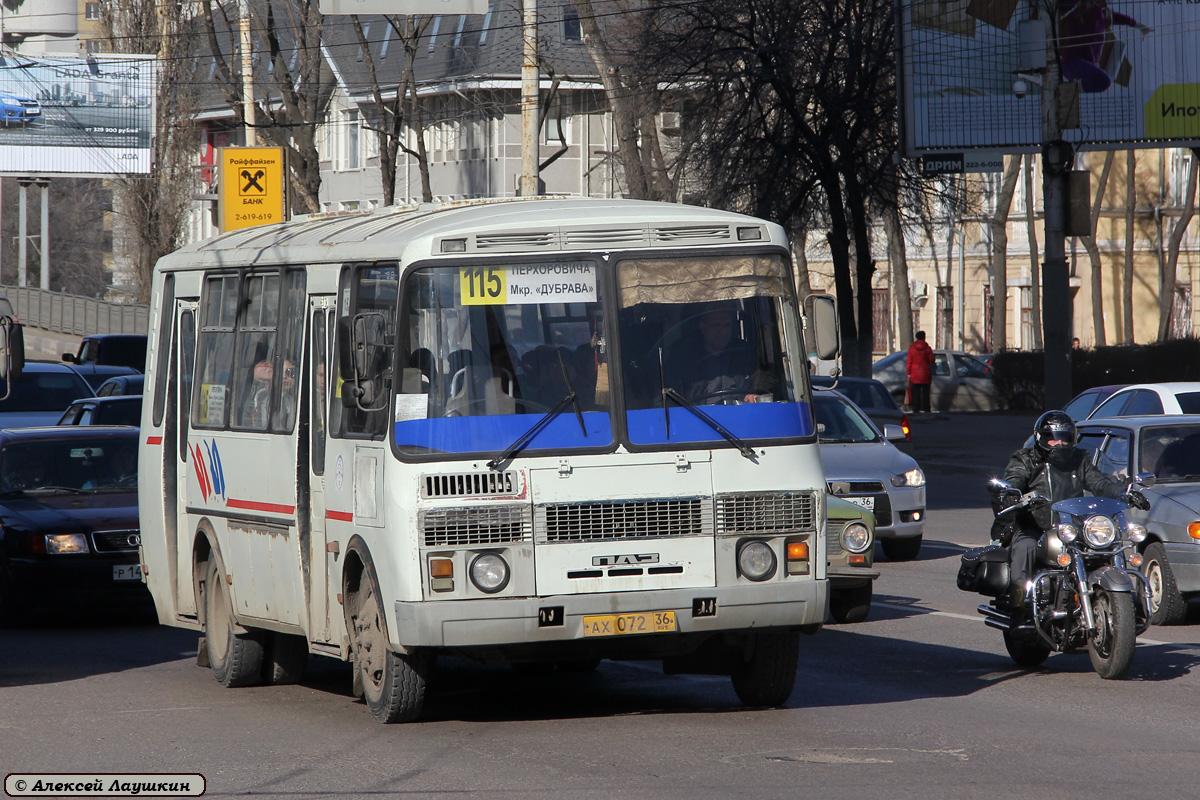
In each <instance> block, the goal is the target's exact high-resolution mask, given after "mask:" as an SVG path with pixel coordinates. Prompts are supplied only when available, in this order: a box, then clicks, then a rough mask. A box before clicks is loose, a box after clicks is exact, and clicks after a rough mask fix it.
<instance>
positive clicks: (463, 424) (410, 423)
mask: <svg viewBox="0 0 1200 800" xmlns="http://www.w3.org/2000/svg"><path fill="white" fill-rule="evenodd" d="M541 417H542V415H541V414H496V415H492V416H481V417H436V418H433V419H413V420H406V421H404V422H397V423H396V424H395V429H394V434H393V435H394V436H395V437H396V445H397V446H399V447H402V448H403V447H423V448H429V449H430V450H436V451H438V452H442V453H491V452H499V451H501V450H503V449H504V448H506V447H508V446H509V445H510V444H512V443H513V442H515V441H516V440H517V439H518V438H520V437H521V436H524V435H525V433H526V432H528V431H529V429H530V428H532V427H533V426H534V425H536V424H537V422H538V420H539V419H541ZM583 424H584V426H585V427H586V428H587V436H586V437H585V436H584V435H583V431H581V430H580V429H579V420H578V419H576V418H575V412H574V411H571V410H567V411H564V412H563V413H562V414H559V415H558V417H556V418H555V419H554V420H552V421H551V422H550V424H549V425H547V426H546V427H545V428H543V429H542V430H541V431H540V432H539V433H538V435H537V436H535V437H534V438H533V441H531V442H530V443H529V444H528V445H526V447H525V449H526V450H546V449H550V448H555V449H560V448H577V447H606V446H608V445H609V444H611V443H612V439H613V433H612V422H611V421H610V418H609V415H608V412H606V411H588V412H584V414H583Z"/></svg>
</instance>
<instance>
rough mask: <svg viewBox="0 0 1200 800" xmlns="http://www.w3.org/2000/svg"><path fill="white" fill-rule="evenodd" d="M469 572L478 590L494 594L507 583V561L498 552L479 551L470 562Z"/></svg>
mask: <svg viewBox="0 0 1200 800" xmlns="http://www.w3.org/2000/svg"><path fill="white" fill-rule="evenodd" d="M470 574H471V583H473V584H475V587H476V588H477V589H479V591H481V592H487V593H488V594H495V593H496V592H498V591H500V590H501V589H503V588H504V587H505V586H507V585H508V562H507V561H505V560H504V557H503V556H501V555H499V554H498V553H481V554H480V555H477V556H475V560H474V561H472V562H471V570H470Z"/></svg>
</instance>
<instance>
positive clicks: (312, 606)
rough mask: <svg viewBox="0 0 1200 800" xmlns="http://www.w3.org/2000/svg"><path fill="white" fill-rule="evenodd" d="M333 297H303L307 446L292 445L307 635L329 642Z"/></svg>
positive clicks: (333, 571)
mask: <svg viewBox="0 0 1200 800" xmlns="http://www.w3.org/2000/svg"><path fill="white" fill-rule="evenodd" d="M335 305H336V302H335V298H334V297H333V295H325V296H313V297H311V298H309V320H310V322H311V324H310V325H309V331H310V336H309V342H308V362H309V369H308V370H307V373H308V384H307V391H308V402H307V403H304V404H302V405H303V408H304V413H305V414H307V416H308V419H307V420H305V421H306V422H307V423H308V424H307V425H304V426H301V428H300V429H301V430H305V429H307V430H308V433H309V446H308V447H307V448H305V447H300V448H297V452H298V453H300V454H302V456H305V460H306V461H307V462H308V464H307V465H304V464H300V465H298V467H299V469H298V472H299V474H301V475H305V474H307V475H308V489H309V491H308V494H309V525H310V528H311V531H312V533H311V536H310V545H309V546H310V555H309V563H310V565H311V589H310V592H309V597H308V611H309V619H310V620H311V623H310V629H309V631H308V635H309V638H310V639H312V640H313V641H320V642H329V641H331V640H332V639H333V636H332V630H331V626H330V624H329V622H330V618H331V614H332V615H337V617H338V618H340V614H341V611H340V607H339V606H338V605H337V602H336V600H334V599H333V598H334V597H335V596H336V594H337V591H338V589H339V587H337V586H333V587H331V586H330V579H331V576H336V575H337V558H338V557H339V554H337V553H330V552H328V551H327V550H326V545H327V541H328V537H327V536H326V528H325V519H326V506H325V450H326V447H325V445H326V442H327V440H328V437H329V426H328V419H329V418H328V412H329V392H328V388H327V387H328V385H329V383H328V377H329V375H330V373H331V371H332V370H331V362H330V359H331V357H332V352H333V347H332V345H333V330H334V311H335Z"/></svg>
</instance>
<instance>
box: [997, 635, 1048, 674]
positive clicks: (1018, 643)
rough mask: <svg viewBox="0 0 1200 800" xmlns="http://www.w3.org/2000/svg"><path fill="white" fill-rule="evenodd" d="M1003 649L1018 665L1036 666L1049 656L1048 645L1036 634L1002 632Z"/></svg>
mask: <svg viewBox="0 0 1200 800" xmlns="http://www.w3.org/2000/svg"><path fill="white" fill-rule="evenodd" d="M1004 649H1005V650H1007V651H1008V654H1009V655H1010V656H1012V660H1013V662H1014V663H1015V664H1016V665H1017V666H1019V667H1037V666H1041V663H1042V662H1043V661H1045V660H1046V659H1047V658H1048V657H1049V656H1050V647H1049V646H1048V645H1046V644H1045V643H1044V642H1042V641H1041V640H1040V639H1037V638H1036V635H1033V636H1031V635H1028V634H1020V633H1016V634H1014V633H1012V632H1010V631H1005V632H1004Z"/></svg>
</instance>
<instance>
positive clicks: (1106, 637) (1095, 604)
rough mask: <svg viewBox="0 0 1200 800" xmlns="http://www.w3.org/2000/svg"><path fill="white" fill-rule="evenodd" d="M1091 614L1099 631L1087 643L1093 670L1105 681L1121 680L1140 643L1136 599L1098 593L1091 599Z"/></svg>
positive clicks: (1103, 592)
mask: <svg viewBox="0 0 1200 800" xmlns="http://www.w3.org/2000/svg"><path fill="white" fill-rule="evenodd" d="M1092 613H1093V615H1094V616H1095V619H1096V629H1095V630H1094V631H1092V635H1091V637H1090V638H1089V639H1088V655H1089V656H1091V658H1092V668H1093V669H1094V670H1096V674H1097V675H1099V676H1100V677H1101V678H1104V679H1105V680H1110V681H1112V680H1120V679H1121V678H1124V677H1125V673H1126V672H1128V671H1129V665H1130V664H1132V663H1133V647H1134V645H1135V644H1136V642H1137V629H1136V625H1137V619H1136V618H1135V617H1134V612H1133V595H1132V594H1130V593H1128V592H1106V591H1105V590H1103V589H1097V590H1096V593H1095V594H1094V595H1092Z"/></svg>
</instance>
